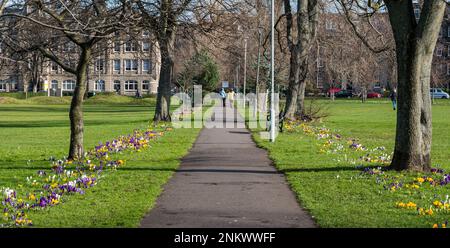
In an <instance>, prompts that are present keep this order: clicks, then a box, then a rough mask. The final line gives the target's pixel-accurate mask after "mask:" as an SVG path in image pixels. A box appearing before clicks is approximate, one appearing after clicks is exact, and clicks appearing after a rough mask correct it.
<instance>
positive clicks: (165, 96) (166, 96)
mask: <svg viewBox="0 0 450 248" xmlns="http://www.w3.org/2000/svg"><path fill="white" fill-rule="evenodd" d="M172 42H173V41H168V40H160V41H159V46H160V50H161V70H160V75H159V81H158V96H157V100H156V109H155V116H154V118H153V121H155V122H159V121H171V116H170V97H171V89H170V86H171V83H172V71H173V64H174V62H173V53H172V50H173V47H172V45H171V44H170V43H172Z"/></svg>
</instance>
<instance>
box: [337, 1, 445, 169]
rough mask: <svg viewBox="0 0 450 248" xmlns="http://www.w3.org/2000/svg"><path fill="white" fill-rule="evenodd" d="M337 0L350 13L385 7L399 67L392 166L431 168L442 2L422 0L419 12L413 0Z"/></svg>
mask: <svg viewBox="0 0 450 248" xmlns="http://www.w3.org/2000/svg"><path fill="white" fill-rule="evenodd" d="M341 2H343V3H344V4H343V5H342V6H343V7H344V9H345V10H346V11H349V10H350V11H353V12H354V13H362V12H364V13H366V14H368V15H371V14H373V13H375V12H377V11H380V10H387V11H388V13H389V19H390V23H391V27H392V31H393V34H394V39H395V47H396V56H397V71H398V73H397V77H398V112H397V127H396V138H395V148H394V156H393V160H392V163H391V168H392V169H395V170H405V169H412V170H429V169H430V168H431V144H432V123H431V119H432V117H431V96H430V75H431V66H432V61H433V53H434V50H435V47H436V42H437V40H438V36H439V32H440V28H441V23H442V20H443V17H444V13H445V9H446V1H444V0H427V1H423V3H421V4H420V9H421V14H420V17H416V16H415V15H414V7H415V6H414V4H413V1H411V0H404V1H398V0H384V1H381V0H380V1H377V0H373V1H370V0H369V1H357V0H347V1H341ZM356 33H357V32H356ZM358 36H360V35H358ZM361 38H362V40H364V38H363V37H361ZM368 46H369V47H370V45H368Z"/></svg>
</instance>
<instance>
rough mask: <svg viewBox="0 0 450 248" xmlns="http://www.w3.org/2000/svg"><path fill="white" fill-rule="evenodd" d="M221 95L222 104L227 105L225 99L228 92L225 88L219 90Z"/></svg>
mask: <svg viewBox="0 0 450 248" xmlns="http://www.w3.org/2000/svg"><path fill="white" fill-rule="evenodd" d="M219 94H220V97H221V98H222V105H223V107H225V100H226V99H227V94H226V93H225V90H224V89H223V88H222V89H221V90H220V92H219Z"/></svg>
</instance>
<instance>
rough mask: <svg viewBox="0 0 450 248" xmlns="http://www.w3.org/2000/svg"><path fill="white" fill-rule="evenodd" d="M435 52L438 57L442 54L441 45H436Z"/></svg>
mask: <svg viewBox="0 0 450 248" xmlns="http://www.w3.org/2000/svg"><path fill="white" fill-rule="evenodd" d="M436 54H437V56H438V57H441V56H442V47H441V46H438V48H437V50H436Z"/></svg>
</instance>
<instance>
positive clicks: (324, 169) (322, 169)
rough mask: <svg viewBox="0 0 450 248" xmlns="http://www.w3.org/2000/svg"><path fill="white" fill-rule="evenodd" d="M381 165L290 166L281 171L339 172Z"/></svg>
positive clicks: (373, 167)
mask: <svg viewBox="0 0 450 248" xmlns="http://www.w3.org/2000/svg"><path fill="white" fill-rule="evenodd" d="M378 167H380V166H358V167H356V166H336V167H320V168H312V167H309V168H288V169H281V170H279V171H280V172H283V173H288V172H339V171H359V172H362V171H364V170H365V169H366V168H369V169H375V168H378ZM382 168H383V169H387V167H382Z"/></svg>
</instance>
